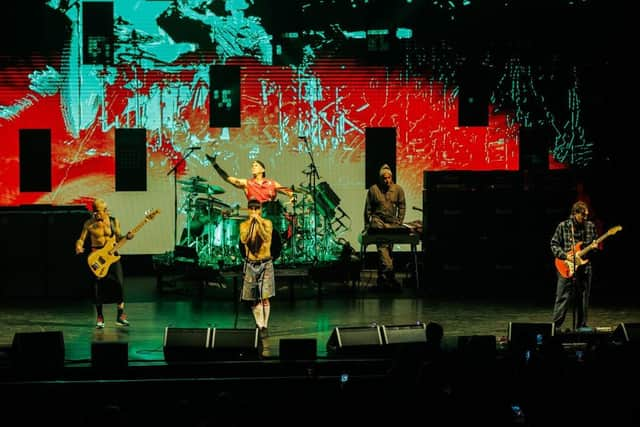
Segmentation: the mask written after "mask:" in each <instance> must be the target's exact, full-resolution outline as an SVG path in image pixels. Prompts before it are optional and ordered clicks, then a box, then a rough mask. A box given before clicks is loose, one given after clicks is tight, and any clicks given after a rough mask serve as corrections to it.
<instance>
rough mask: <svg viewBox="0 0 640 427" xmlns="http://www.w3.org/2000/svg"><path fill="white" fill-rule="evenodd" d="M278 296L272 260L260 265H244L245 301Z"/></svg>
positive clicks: (243, 288)
mask: <svg viewBox="0 0 640 427" xmlns="http://www.w3.org/2000/svg"><path fill="white" fill-rule="evenodd" d="M275 294H276V282H275V273H274V271H273V261H272V260H271V259H269V260H267V261H264V262H262V263H260V264H251V263H248V262H245V263H244V283H243V285H242V296H241V299H242V300H243V301H256V300H261V299H267V298H271V297H272V296H274V295H275Z"/></svg>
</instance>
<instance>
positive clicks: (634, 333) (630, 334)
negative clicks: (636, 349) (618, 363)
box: [613, 323, 640, 343]
mask: <svg viewBox="0 0 640 427" xmlns="http://www.w3.org/2000/svg"><path fill="white" fill-rule="evenodd" d="M613 338H614V340H615V341H618V342H633V343H640V323H620V324H619V325H618V327H617V328H616V329H615V331H613Z"/></svg>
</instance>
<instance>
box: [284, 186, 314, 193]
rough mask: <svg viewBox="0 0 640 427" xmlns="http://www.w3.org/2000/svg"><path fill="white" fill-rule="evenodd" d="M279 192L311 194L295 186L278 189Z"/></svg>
mask: <svg viewBox="0 0 640 427" xmlns="http://www.w3.org/2000/svg"><path fill="white" fill-rule="evenodd" d="M279 190H289V191H292V192H294V193H302V194H309V191H308V190H306V189H304V188H300V187H294V186H293V185H292V186H291V187H276V191H279Z"/></svg>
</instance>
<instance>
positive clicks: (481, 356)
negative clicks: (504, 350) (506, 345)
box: [458, 335, 497, 361]
mask: <svg viewBox="0 0 640 427" xmlns="http://www.w3.org/2000/svg"><path fill="white" fill-rule="evenodd" d="M496 344H497V342H496V337H495V335H470V336H461V337H458V352H459V353H460V354H462V355H463V356H464V357H465V358H467V359H469V360H475V361H477V360H482V361H491V360H495V357H496V354H497V349H496Z"/></svg>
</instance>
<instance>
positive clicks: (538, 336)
mask: <svg viewBox="0 0 640 427" xmlns="http://www.w3.org/2000/svg"><path fill="white" fill-rule="evenodd" d="M554 335H555V328H554V325H553V323H518V322H509V326H508V330H507V339H508V340H509V346H510V347H511V348H512V349H533V348H535V347H537V346H538V345H540V344H542V343H544V342H545V341H546V340H548V339H549V338H551V337H553V336H554Z"/></svg>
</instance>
